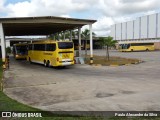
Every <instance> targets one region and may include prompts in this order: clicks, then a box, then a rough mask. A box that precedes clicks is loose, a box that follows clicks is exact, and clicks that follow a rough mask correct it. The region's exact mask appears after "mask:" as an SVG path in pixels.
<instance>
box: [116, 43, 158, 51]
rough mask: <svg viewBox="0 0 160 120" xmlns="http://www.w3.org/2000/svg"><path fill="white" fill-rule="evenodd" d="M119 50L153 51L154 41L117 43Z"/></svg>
mask: <svg viewBox="0 0 160 120" xmlns="http://www.w3.org/2000/svg"><path fill="white" fill-rule="evenodd" d="M118 49H119V51H121V52H129V51H131V52H133V51H153V50H155V48H154V43H126V44H119V48H118Z"/></svg>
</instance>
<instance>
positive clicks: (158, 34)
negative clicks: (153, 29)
mask: <svg viewBox="0 0 160 120" xmlns="http://www.w3.org/2000/svg"><path fill="white" fill-rule="evenodd" d="M157 37H160V13H159V14H158V33H157Z"/></svg>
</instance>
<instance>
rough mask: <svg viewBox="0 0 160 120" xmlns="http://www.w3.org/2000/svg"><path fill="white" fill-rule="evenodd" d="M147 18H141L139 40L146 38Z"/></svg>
mask: <svg viewBox="0 0 160 120" xmlns="http://www.w3.org/2000/svg"><path fill="white" fill-rule="evenodd" d="M147 17H148V16H143V17H141V37H140V38H142V39H143V38H147V29H148V27H147V26H148V23H147Z"/></svg>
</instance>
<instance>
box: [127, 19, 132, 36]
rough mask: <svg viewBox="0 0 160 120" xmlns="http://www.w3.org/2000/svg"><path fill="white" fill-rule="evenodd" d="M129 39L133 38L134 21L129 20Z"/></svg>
mask: <svg viewBox="0 0 160 120" xmlns="http://www.w3.org/2000/svg"><path fill="white" fill-rule="evenodd" d="M127 39H133V21H129V22H127Z"/></svg>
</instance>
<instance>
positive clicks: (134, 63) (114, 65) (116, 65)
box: [91, 60, 144, 67]
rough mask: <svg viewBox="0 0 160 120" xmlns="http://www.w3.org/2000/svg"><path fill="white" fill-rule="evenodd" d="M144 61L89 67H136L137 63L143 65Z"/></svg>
mask: <svg viewBox="0 0 160 120" xmlns="http://www.w3.org/2000/svg"><path fill="white" fill-rule="evenodd" d="M143 62H144V61H141V60H139V61H138V62H132V63H128V64H110V65H103V64H92V65H91V66H95V67H100V66H111V67H118V66H124V65H125V66H129V65H136V64H139V63H143Z"/></svg>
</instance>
